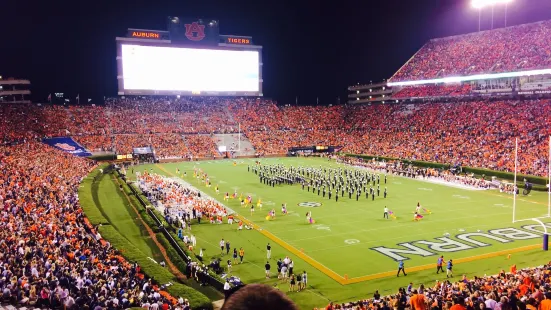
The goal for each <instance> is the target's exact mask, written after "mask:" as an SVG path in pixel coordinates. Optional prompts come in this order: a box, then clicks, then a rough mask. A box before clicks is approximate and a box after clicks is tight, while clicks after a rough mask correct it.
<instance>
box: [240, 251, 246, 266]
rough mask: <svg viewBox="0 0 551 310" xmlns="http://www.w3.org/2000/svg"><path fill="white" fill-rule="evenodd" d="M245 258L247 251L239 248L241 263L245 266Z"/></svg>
mask: <svg viewBox="0 0 551 310" xmlns="http://www.w3.org/2000/svg"><path fill="white" fill-rule="evenodd" d="M243 257H245V250H243V248H239V263H240V264H243Z"/></svg>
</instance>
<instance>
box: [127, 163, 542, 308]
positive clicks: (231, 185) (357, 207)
mask: <svg viewBox="0 0 551 310" xmlns="http://www.w3.org/2000/svg"><path fill="white" fill-rule="evenodd" d="M254 161H255V159H247V160H238V164H237V166H234V165H233V164H232V163H233V161H228V160H219V161H210V162H208V161H206V162H191V163H190V162H182V163H167V164H156V165H144V166H137V167H135V168H134V173H135V172H137V171H143V170H145V169H147V170H150V169H152V170H153V172H155V173H159V174H164V175H167V176H169V177H181V178H182V179H185V180H186V181H187V182H189V183H191V184H192V185H194V186H196V187H197V188H199V189H200V190H202V191H203V192H205V193H207V194H208V195H210V196H212V197H214V198H216V199H218V200H219V201H221V202H222V201H223V193H225V192H229V193H230V194H231V193H233V191H234V189H237V191H238V193H243V195H248V194H250V195H252V197H253V201H254V202H256V201H257V200H258V198H261V199H262V201H263V204H264V207H263V210H259V209H258V208H257V210H256V212H255V214H253V215H251V214H250V212H249V209H245V208H241V207H240V205H239V202H238V201H237V199H234V200H231V201H229V202H228V203H227V204H226V205H227V207H229V208H231V209H233V210H234V211H235V212H237V213H238V214H239V215H240V216H243V217H245V218H246V219H247V220H249V221H251V222H253V223H254V224H255V225H257V226H258V228H259V229H258V230H244V231H237V225H235V224H234V225H233V226H230V225H228V224H226V223H224V224H223V225H215V224H209V223H208V222H206V223H202V224H201V225H197V224H195V225H193V226H192V228H193V233H194V234H195V235H196V236H197V240H198V245H199V246H200V247H202V248H204V249H206V251H205V255H206V257H207V259H208V258H211V257H220V256H222V258H223V262H225V260H227V259H228V258H229V256H224V255H221V254H220V249H219V247H218V242H219V241H220V239H222V238H224V239H226V240H229V241H230V243H231V247H232V248H233V247H237V248H239V247H243V248H244V249H245V253H246V254H245V263H244V264H241V265H237V266H234V267H233V274H235V275H237V276H239V277H241V279H242V280H243V281H244V282H245V283H253V282H260V283H267V284H270V285H273V284H275V283H278V285H279V288H280V289H281V290H283V291H287V290H288V286H287V284H285V283H281V282H279V281H278V280H277V279H276V278H275V277H273V278H272V279H270V280H266V279H264V264H265V263H266V250H265V248H266V244H267V243H268V242H270V244H272V246H273V247H272V260H271V264H272V270H276V264H275V262H276V260H277V258H283V257H285V256H290V257H291V258H292V259H293V260H294V262H295V271H296V272H298V271H300V272H302V271H303V270H306V271H307V272H308V274H309V286H308V289H307V290H306V291H303V292H298V293H297V292H293V293H289V296H290V297H291V298H292V299H293V300H294V301H295V302H297V303H298V304H299V305H300V306H301V308H303V309H308V308H313V307H319V306H323V305H325V304H327V303H328V301H330V300H331V301H336V302H346V301H351V300H356V299H360V298H367V297H371V296H372V294H373V292H374V291H375V290H379V291H380V292H382V293H392V292H395V291H397V289H398V287H400V286H406V285H407V284H408V283H409V282H413V283H414V284H415V285H418V284H420V283H425V284H431V283H433V282H434V281H435V280H437V279H440V280H441V279H445V278H446V276H445V275H442V274H440V275H436V274H435V269H436V268H435V262H436V259H437V257H438V256H439V255H444V258H445V259H450V258H452V259H453V260H454V261H455V264H456V266H455V267H454V275H455V277H454V278H455V279H459V278H460V277H461V276H462V275H463V274H466V275H467V276H468V277H473V276H475V275H479V276H482V275H484V274H495V273H498V272H499V271H500V270H501V269H506V270H508V269H509V267H510V266H511V265H512V264H517V266H518V267H525V266H533V265H538V264H541V263H543V262H547V261H548V260H549V258H548V257H547V256H546V255H545V252H543V251H542V250H541V243H542V237H541V233H539V230H541V227H540V228H538V227H537V224H536V223H535V222H532V221H526V222H519V223H514V224H513V223H512V202H513V200H512V196H511V195H507V194H500V193H499V192H498V191H495V190H494V191H472V190H462V189H457V188H452V187H449V186H444V185H437V184H433V183H429V182H424V181H419V180H413V179H408V178H403V177H396V176H388V181H387V184H386V186H387V187H388V193H389V195H388V197H387V198H386V199H384V198H383V197H382V189H383V188H384V186H385V184H383V181H382V178H381V196H379V197H376V198H375V200H374V201H372V200H371V198H369V199H365V196H363V197H361V198H360V199H359V201H356V199H355V197H353V198H352V199H348V195H347V194H345V197H344V198H339V201H338V203H337V202H335V200H334V197H333V199H332V200H329V199H328V198H327V197H325V198H322V197H321V196H318V195H317V193H316V194H312V193H311V192H307V191H306V190H302V189H301V186H300V185H294V186H291V185H280V186H276V187H275V188H273V187H269V186H267V185H264V184H261V183H260V182H259V179H258V177H257V176H256V175H255V174H254V173H252V172H247V165H248V164H250V165H251V166H252V165H253V164H254ZM261 162H262V163H263V164H275V163H280V164H283V165H286V166H289V165H293V166H298V165H302V166H305V167H319V166H320V165H322V166H338V164H336V163H335V162H329V161H328V160H325V159H312V158H272V159H261ZM194 167H196V168H200V169H202V170H203V171H204V172H206V173H208V175H209V177H210V178H211V180H212V184H213V186H212V187H211V188H207V187H205V186H204V185H203V184H201V183H200V182H199V181H198V180H196V179H194V178H193V169H194ZM177 168H179V169H180V170H181V171H182V173H183V171H186V172H187V176H186V177H184V176H183V175H180V176H176V169H177ZM128 173H129V174H131V170H130V169H129V170H128ZM133 178H134V175H131V179H133ZM216 184H218V185H219V186H220V194H219V195H216V194H215V191H214V187H215V185H216ZM418 201H419V202H420V203H421V204H422V206H423V207H425V208H427V209H429V210H431V211H432V214H426V215H425V217H424V219H423V220H421V221H420V222H414V221H412V216H413V215H412V213H413V211H414V209H415V205H416V204H417V202H418ZM303 202H317V203H321V206H319V207H313V208H312V207H302V206H299V204H300V203H303ZM282 203H287V207H288V210H289V214H288V215H286V216H282V215H281V204H282ZM384 206H388V208H389V209H390V210H392V211H394V213H395V214H396V216H397V219H396V220H392V219H391V220H386V219H383V208H384ZM272 208H274V209H275V210H276V212H277V217H276V219H275V220H271V221H267V220H266V219H265V217H266V215H267V213H268V211H269V210H271V209H272ZM307 211H312V213H313V218H314V219H315V220H316V223H315V224H313V225H310V224H307V223H306V220H305V213H306V212H307ZM546 213H547V194H546V193H542V192H532V193H531V194H530V195H529V196H520V197H519V199H518V200H517V218H518V219H528V218H533V217H541V216H543V215H545V214H546ZM526 225H530V226H529V227H527V229H532V230H533V231H530V230H527V229H521V227H522V226H526ZM515 228H516V229H517V230H514V229H515ZM518 229H520V230H518ZM538 229H539V230H538ZM260 230H261V231H260ZM445 234H449V238H448V237H446V236H445ZM469 234H470V235H469ZM473 234H474V235H473ZM437 238H438V239H437ZM532 245H534V247H529V246H532ZM519 248H520V249H519ZM404 250H407V251H410V253H407V252H406V253H404V252H403V251H404ZM400 251H402V252H400ZM412 252H413V254H412ZM385 253H386V254H385ZM508 254H511V258H510V259H507V255H508ZM400 256H402V257H404V258H405V259H406V260H405V264H406V271H408V270H409V273H408V276H407V277H403V276H400V277H399V278H397V277H396V274H395V272H396V269H397V262H396V259H397V257H400Z"/></svg>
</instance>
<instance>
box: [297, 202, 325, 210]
mask: <svg viewBox="0 0 551 310" xmlns="http://www.w3.org/2000/svg"><path fill="white" fill-rule="evenodd" d="M297 206H299V207H305V208H317V207H321V203H319V202H311V201H307V202H300V203H297Z"/></svg>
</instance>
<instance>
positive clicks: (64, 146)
mask: <svg viewBox="0 0 551 310" xmlns="http://www.w3.org/2000/svg"><path fill="white" fill-rule="evenodd" d="M55 146H57V147H58V148H60V149H62V150H65V151H74V150H76V148H75V147H74V146H72V145H69V144H67V143H56V144H55Z"/></svg>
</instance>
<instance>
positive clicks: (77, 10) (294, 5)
mask: <svg viewBox="0 0 551 310" xmlns="http://www.w3.org/2000/svg"><path fill="white" fill-rule="evenodd" d="M470 2H471V1H470V0H415V1H406V0H385V1H368V0H364V1H357V0H342V1H300V0H295V1H287V0H280V1H267V0H266V1H229V0H228V1H207V0H201V1H187V0H181V1H140V0H135V1H123V0H111V1H102V0H99V1H65V0H59V1H25V0H4V1H2V4H1V5H0V27H1V29H2V36H1V39H0V42H1V44H0V75H2V76H3V77H5V78H6V77H20V78H28V79H30V80H31V82H32V84H33V86H32V91H33V99H34V101H38V102H39V101H45V99H46V97H47V95H48V94H49V93H53V92H65V93H68V94H71V95H72V96H76V94H81V96H82V97H93V98H102V97H103V96H115V95H116V92H117V81H116V75H117V69H116V62H115V57H116V49H115V46H116V45H115V37H117V36H121V37H122V36H125V35H126V30H127V28H143V29H155V30H166V28H167V26H166V17H167V16H181V17H191V18H212V19H218V20H219V23H220V24H219V25H220V34H232V35H246V36H252V37H253V40H254V43H255V44H257V45H262V46H263V63H264V67H263V69H264V71H263V77H264V95H265V96H266V97H271V98H275V99H277V100H278V101H279V102H280V103H294V101H295V97H296V96H298V97H299V101H300V103H301V104H309V103H310V104H312V103H315V101H316V97H319V100H320V103H325V104H327V103H334V102H335V99H336V97H337V96H341V98H342V100H343V102H344V100H345V97H344V96H345V94H346V87H347V86H349V85H352V84H356V83H358V82H359V83H367V82H369V81H370V80H373V81H380V80H382V79H385V78H388V77H390V76H391V75H392V74H393V73H394V72H396V71H397V70H398V69H399V68H400V66H401V65H403V64H404V63H405V62H406V61H407V60H408V59H409V58H410V57H411V56H412V55H413V54H414V53H415V52H416V51H417V50H418V49H419V48H420V47H421V46H422V45H423V44H424V43H426V41H427V40H429V39H431V38H435V37H443V36H449V35H457V34H463V33H468V32H474V31H477V28H478V11H477V10H475V9H473V8H471V5H470ZM546 19H551V1H549V0H515V1H514V2H513V3H512V4H511V5H509V6H508V14H507V23H508V25H517V24H521V23H527V22H535V21H540V20H546ZM490 23H491V9H486V10H484V11H483V12H482V28H483V29H489V28H490ZM503 26H504V7H502V6H500V7H496V9H495V11H494V27H503Z"/></svg>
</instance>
